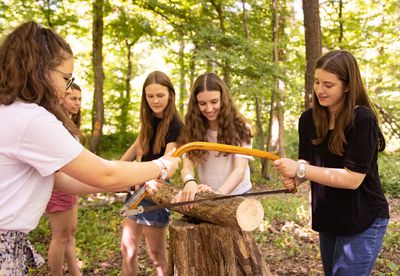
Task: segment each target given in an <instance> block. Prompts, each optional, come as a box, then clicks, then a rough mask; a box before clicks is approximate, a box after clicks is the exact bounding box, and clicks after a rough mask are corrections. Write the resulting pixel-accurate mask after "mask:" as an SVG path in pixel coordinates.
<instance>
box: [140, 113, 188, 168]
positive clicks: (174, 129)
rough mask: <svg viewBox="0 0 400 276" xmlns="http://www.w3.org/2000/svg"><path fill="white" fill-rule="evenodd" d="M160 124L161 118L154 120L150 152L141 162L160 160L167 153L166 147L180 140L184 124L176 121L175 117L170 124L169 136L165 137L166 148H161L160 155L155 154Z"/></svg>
mask: <svg viewBox="0 0 400 276" xmlns="http://www.w3.org/2000/svg"><path fill="white" fill-rule="evenodd" d="M160 122H161V118H157V117H154V118H153V121H152V127H153V135H152V136H151V138H150V141H149V152H148V153H147V154H145V155H143V156H142V159H141V160H142V161H143V162H145V161H151V160H154V159H157V158H160V157H161V156H163V155H164V153H165V148H166V145H167V144H168V143H171V142H176V140H177V139H178V136H179V133H180V131H181V128H182V123H181V122H180V121H178V120H177V119H176V117H174V118H173V119H172V121H171V123H170V124H169V128H168V132H167V136H166V137H165V146H164V147H162V148H161V151H160V153H158V154H153V145H154V143H155V139H156V134H157V128H158V125H159V124H160Z"/></svg>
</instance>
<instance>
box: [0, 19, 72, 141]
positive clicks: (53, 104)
mask: <svg viewBox="0 0 400 276" xmlns="http://www.w3.org/2000/svg"><path fill="white" fill-rule="evenodd" d="M72 57H73V53H72V50H71V47H70V46H69V45H68V43H67V42H66V41H65V40H64V39H63V38H62V37H61V36H59V35H58V34H56V33H55V32H53V31H52V30H51V29H48V28H44V27H42V26H41V25H39V24H37V23H36V22H34V21H29V22H26V23H24V24H22V25H20V26H19V27H17V28H16V29H15V30H14V31H13V32H11V33H10V34H9V35H8V36H6V37H5V39H4V41H3V42H2V43H1V46H0V68H1V70H0V104H4V105H10V104H12V103H13V102H15V101H16V100H20V101H23V102H27V103H35V104H38V105H40V106H42V107H44V108H46V109H47V110H48V111H49V112H50V113H53V114H54V115H55V116H56V117H57V119H59V120H60V121H61V122H62V123H63V125H64V126H65V128H67V129H68V130H69V131H70V132H71V134H73V135H77V134H78V130H77V128H76V126H75V125H74V124H73V123H72V121H71V120H70V118H69V116H68V114H67V112H66V111H65V109H64V108H63V107H62V105H61V104H60V100H59V98H58V96H57V92H56V89H55V87H53V85H52V81H51V79H50V72H51V71H52V70H54V69H55V68H56V67H57V66H59V65H60V64H61V63H62V62H63V61H65V60H67V59H68V58H72Z"/></svg>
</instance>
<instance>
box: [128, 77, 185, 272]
mask: <svg viewBox="0 0 400 276" xmlns="http://www.w3.org/2000/svg"><path fill="white" fill-rule="evenodd" d="M140 121H141V128H140V133H139V136H138V138H137V139H136V141H135V142H134V143H133V144H132V146H131V147H130V148H129V149H128V150H127V152H126V153H125V154H124V156H123V157H122V159H121V160H123V161H134V160H136V161H151V160H155V159H157V158H159V157H161V156H163V155H164V154H165V153H166V152H169V151H170V150H171V149H173V148H174V147H176V140H177V138H178V135H179V133H180V130H181V127H182V125H183V123H182V120H181V118H180V115H179V113H178V111H177V109H176V106H175V90H174V87H173V85H172V82H171V80H170V79H169V78H168V76H167V75H165V74H164V73H163V72H160V71H154V72H152V73H150V74H149V75H148V76H147V78H146V80H145V82H144V84H143V89H142V101H141V105H140ZM129 198H130V195H128V198H127V200H128V199H129ZM139 205H144V206H149V205H153V203H152V202H150V201H147V200H146V199H144V200H142V201H141V202H140V204H139ZM168 222H169V212H168V210H167V209H162V210H159V211H155V212H150V213H146V214H139V215H137V216H130V217H128V218H127V219H125V220H124V222H123V230H122V241H121V250H122V257H123V258H122V275H136V274H137V254H138V249H139V248H138V246H139V240H140V238H141V235H142V233H143V235H144V237H145V239H146V244H147V247H148V252H149V255H150V259H151V261H152V263H153V266H154V269H155V271H156V275H167V270H168V263H167V254H166V241H165V232H166V226H167V225H168Z"/></svg>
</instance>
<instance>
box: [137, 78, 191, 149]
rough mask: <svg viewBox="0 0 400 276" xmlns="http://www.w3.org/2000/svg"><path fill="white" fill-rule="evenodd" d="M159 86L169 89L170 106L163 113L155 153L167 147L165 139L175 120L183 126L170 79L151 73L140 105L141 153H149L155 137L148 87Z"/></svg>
mask: <svg viewBox="0 0 400 276" xmlns="http://www.w3.org/2000/svg"><path fill="white" fill-rule="evenodd" d="M155 83H156V84H159V85H162V86H165V87H166V88H168V98H169V99H168V105H167V106H166V107H165V109H164V112H163V117H162V119H161V122H160V124H159V125H158V128H157V134H156V137H155V142H154V146H153V153H154V154H158V153H160V152H161V148H162V147H164V146H165V137H166V136H167V133H168V129H169V125H170V123H171V122H172V121H173V120H174V118H175V120H176V121H177V122H178V123H179V124H183V122H182V119H181V116H180V115H179V112H178V110H177V109H176V105H175V89H174V86H173V84H172V82H171V80H170V79H169V77H168V76H167V75H166V74H165V73H163V72H161V71H154V72H152V73H150V74H149V75H148V76H147V78H146V80H145V81H144V83H143V88H142V100H141V103H140V122H141V127H140V133H139V145H140V149H139V153H140V155H141V154H143V155H144V154H147V153H149V150H150V147H149V141H150V139H151V137H152V135H153V127H152V121H153V119H154V112H153V111H152V110H151V108H150V106H149V104H148V103H147V100H146V87H147V86H149V85H150V84H155Z"/></svg>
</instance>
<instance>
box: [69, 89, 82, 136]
mask: <svg viewBox="0 0 400 276" xmlns="http://www.w3.org/2000/svg"><path fill="white" fill-rule="evenodd" d="M71 89H75V90H78V91H79V92H81V93H82V89H81V87H80V86H79V85H77V84H76V83H73V84H72V85H71ZM81 117H82V116H81V109H80V108H79V110H78V113H76V114H72V115H71V119H72V121H73V122H74V124H75V125H76V126H77V127H78V128H80V127H81Z"/></svg>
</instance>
